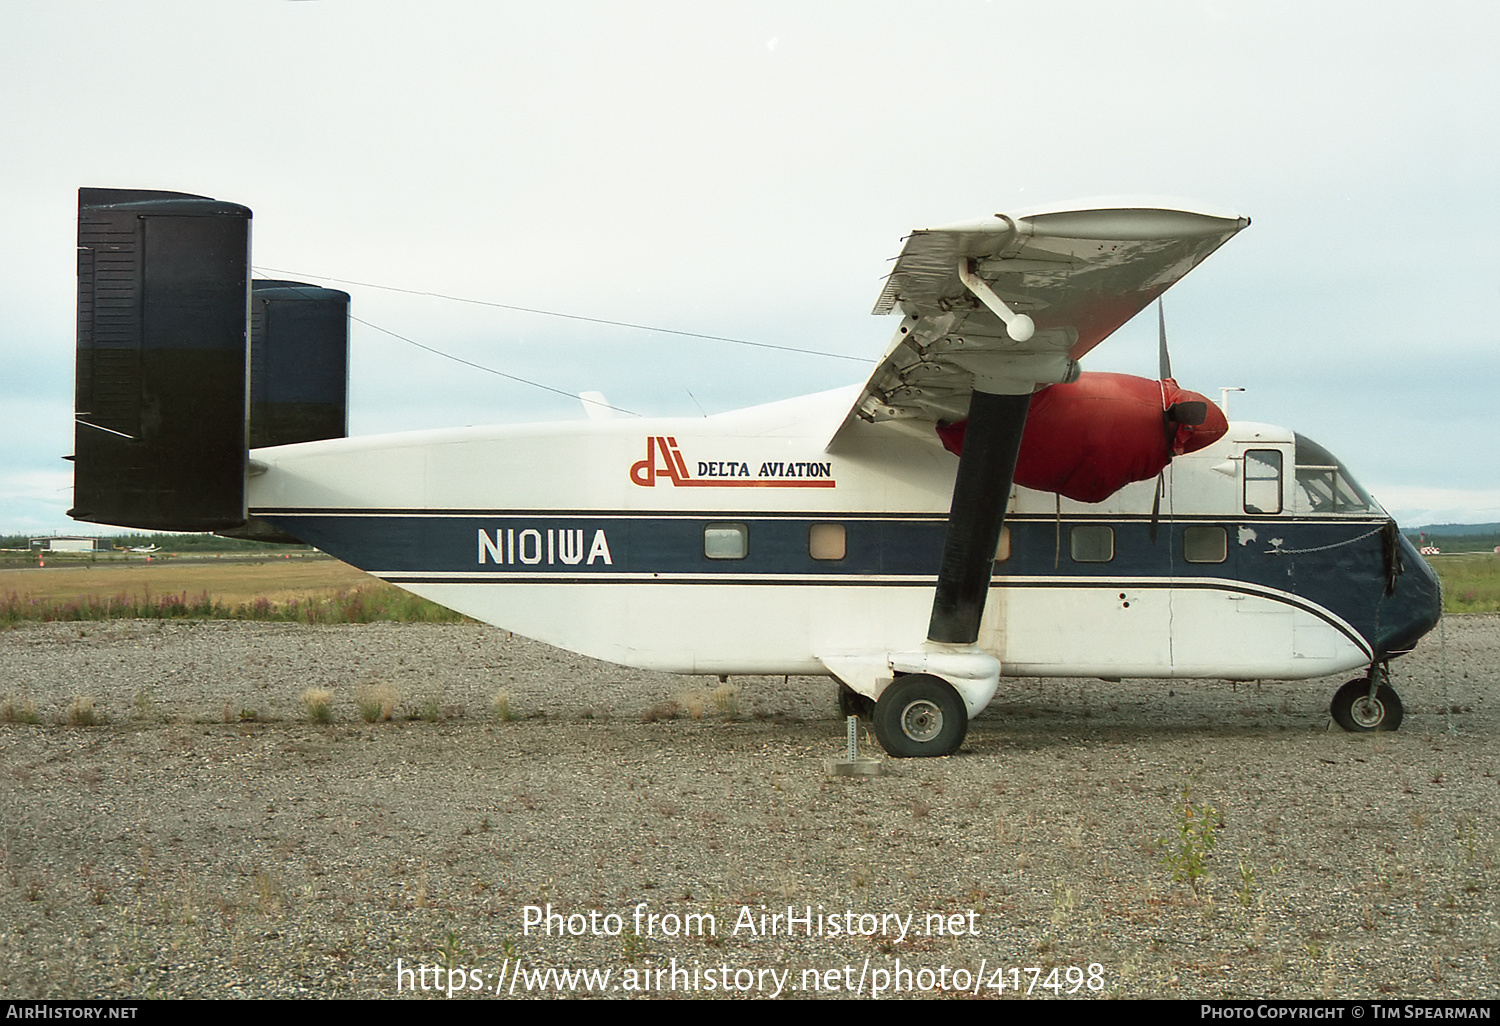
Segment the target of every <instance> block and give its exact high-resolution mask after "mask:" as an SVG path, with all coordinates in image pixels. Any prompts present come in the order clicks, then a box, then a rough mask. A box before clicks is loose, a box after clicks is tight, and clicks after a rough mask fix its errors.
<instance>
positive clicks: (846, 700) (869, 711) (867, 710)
mask: <svg viewBox="0 0 1500 1026" xmlns="http://www.w3.org/2000/svg"><path fill="white" fill-rule="evenodd" d="M839 715H840V716H842V717H846V718H847V717H849V716H858V717H859V718H860V719H862V720H868V719H871V718H873V717H874V715H875V700H874V699H873V698H871V697H870V696H869V695H861V694H860V693H859V692H858V691H855V690H854V689H853V688H851V687H850V686H849V685H847V684H845V683H843V682H842V681H840V682H839Z"/></svg>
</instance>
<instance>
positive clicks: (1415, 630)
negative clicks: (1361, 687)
mask: <svg viewBox="0 0 1500 1026" xmlns="http://www.w3.org/2000/svg"><path fill="white" fill-rule="evenodd" d="M1396 544H1397V546H1398V547H1399V550H1400V554H1401V565H1402V568H1403V573H1401V575H1400V576H1398V577H1397V578H1396V588H1395V591H1394V592H1392V593H1391V594H1390V595H1387V596H1385V598H1384V599H1382V600H1381V603H1380V628H1379V631H1378V633H1377V636H1376V638H1375V658H1376V660H1377V661H1380V660H1384V659H1389V658H1391V657H1392V656H1398V655H1403V654H1405V653H1407V652H1410V651H1411V650H1412V649H1413V648H1415V647H1416V645H1417V642H1418V641H1420V640H1421V639H1422V637H1423V636H1424V635H1426V634H1427V632H1429V631H1431V630H1432V629H1433V628H1434V627H1436V626H1437V622H1438V620H1439V619H1441V618H1442V615H1443V585H1442V582H1440V581H1439V580H1438V576H1437V574H1436V573H1435V572H1434V571H1433V569H1432V567H1431V566H1429V565H1428V563H1427V560H1425V559H1423V558H1422V557H1421V555H1420V554H1419V553H1418V552H1417V550H1416V549H1415V548H1413V547H1412V544H1411V542H1410V541H1408V540H1407V538H1406V536H1405V535H1404V534H1399V533H1398V535H1397V539H1396Z"/></svg>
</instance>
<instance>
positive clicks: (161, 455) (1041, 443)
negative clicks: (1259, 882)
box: [72, 190, 1440, 756]
mask: <svg viewBox="0 0 1500 1026" xmlns="http://www.w3.org/2000/svg"><path fill="white" fill-rule="evenodd" d="M249 218H250V212H249V211H248V210H247V209H245V208H244V207H239V206H236V205H234V204H227V203H222V202H219V201H215V200H209V199H206V198H203V197H193V196H187V195H184V194H176V193H143V192H132V191H120V190H83V191H82V192H81V193H80V209H79V246H80V285H79V290H80V299H79V303H80V317H79V331H80V335H79V389H78V396H79V404H80V407H79V414H78V427H77V435H76V441H77V457H76V458H77V463H76V475H75V509H74V510H73V511H72V515H73V516H75V517H76V518H78V519H81V520H88V521H93V522H101V523H110V524H122V525H126V526H132V527H142V528H153V529H157V530H215V531H220V532H227V533H231V534H237V535H240V536H260V537H267V536H272V535H275V536H281V537H285V536H290V537H294V538H296V539H300V540H302V541H304V542H307V543H309V544H312V545H315V546H317V547H318V548H320V549H323V550H325V551H327V552H330V553H332V554H334V555H336V556H338V557H339V558H341V559H345V560H347V561H349V562H350V563H353V564H354V565H355V566H358V567H361V568H363V569H365V570H367V571H369V572H370V573H372V574H374V575H375V576H377V577H380V578H382V579H384V580H387V581H390V582H392V583H394V584H397V585H399V586H401V587H403V588H406V589H408V590H410V591H412V592H415V593H417V594H419V595H422V596H425V597H427V598H429V599H432V600H434V601H436V602H439V603H441V604H443V605H445V606H448V607H450V608H453V609H456V610H459V611H461V612H463V613H466V614H468V615H470V616H473V617H475V618H477V619H480V620H483V621H486V622H488V623H492V624H496V625H499V626H503V627H506V628H508V629H510V630H513V631H515V632H517V633H520V634H523V635H526V636H529V637H532V638H535V639H538V640H540V641H544V642H547V643H550V644H553V645H557V646H559V647H562V648H565V649H569V650H571V651H575V652H580V653H583V654H586V655H590V656H595V657H598V658H601V659H606V660H610V661H613V662H617V663H622V664H625V665H628V666H635V667H642V668H648V669H657V670H668V671H673V672H678V673H690V674H719V675H730V674H810V675H823V676H828V677H832V678H834V679H835V680H836V681H837V682H838V684H839V686H840V696H841V704H842V706H843V707H844V708H845V709H846V710H847V711H851V712H860V713H862V714H865V715H868V716H870V717H871V718H872V719H873V723H874V728H875V731H876V734H877V736H878V737H879V739H880V741H881V744H882V745H883V746H884V747H885V749H886V750H887V752H889V753H890V754H891V755H894V756H936V755H948V754H951V753H953V752H955V751H957V750H958V748H959V746H960V745H961V744H962V742H963V739H964V736H965V732H966V731H967V729H968V721H969V719H970V718H971V717H972V716H974V715H976V714H978V713H979V712H980V711H981V710H983V709H984V708H985V706H986V705H987V704H988V703H989V702H990V700H991V698H992V697H993V696H994V695H995V693H996V690H997V688H998V687H999V685H1000V680H1001V676H1002V673H1003V674H1006V675H1015V676H1070V677H1074V676H1088V677H1098V678H1102V679H1103V680H1104V681H1106V682H1110V681H1118V680H1120V679H1121V678H1125V677H1153V678H1170V679H1176V678H1225V679H1233V680H1248V679H1257V678H1294V679H1301V678H1310V677H1319V676H1324V675H1327V674H1332V673H1339V672H1345V671H1349V670H1362V671H1363V673H1362V675H1361V676H1358V677H1356V678H1355V679H1353V680H1351V681H1350V682H1349V683H1348V684H1346V685H1345V686H1344V687H1343V688H1341V689H1339V690H1338V692H1337V694H1335V696H1334V698H1333V703H1332V709H1331V711H1332V715H1333V717H1334V719H1335V720H1336V721H1337V722H1338V723H1339V724H1340V725H1341V726H1343V727H1344V728H1346V729H1348V730H1355V731H1364V730H1393V729H1395V728H1396V727H1397V726H1398V725H1399V723H1400V721H1401V717H1402V709H1401V703H1400V700H1399V698H1398V697H1397V695H1396V693H1395V692H1394V690H1392V688H1391V687H1390V685H1389V683H1388V682H1387V673H1386V667H1387V663H1388V661H1389V660H1390V659H1391V658H1393V657H1395V656H1398V655H1401V654H1402V653H1405V652H1407V651H1410V650H1411V648H1412V647H1413V646H1414V645H1415V644H1416V642H1417V640H1418V639H1419V638H1421V637H1422V636H1423V635H1424V634H1426V633H1427V632H1428V631H1429V630H1430V629H1431V628H1432V627H1433V626H1434V625H1435V624H1436V622H1437V620H1438V617H1439V615H1440V599H1439V588H1438V583H1437V580H1436V578H1435V576H1434V575H1433V573H1432V571H1431V569H1430V568H1429V567H1428V566H1427V564H1426V563H1424V562H1423V561H1422V559H1421V557H1420V556H1419V555H1418V554H1417V552H1416V551H1415V550H1414V549H1413V548H1412V546H1411V544H1410V543H1409V542H1408V541H1407V540H1406V539H1405V538H1404V537H1403V536H1402V535H1401V533H1400V532H1399V531H1398V530H1397V529H1396V525H1395V523H1394V522H1393V521H1392V520H1391V519H1390V517H1389V516H1387V515H1386V513H1385V512H1384V511H1383V510H1382V509H1381V507H1380V506H1379V505H1378V504H1377V503H1376V502H1375V501H1374V500H1373V499H1372V498H1371V497H1370V496H1369V495H1368V494H1367V493H1366V492H1365V491H1364V490H1363V489H1361V488H1360V487H1359V485H1358V484H1357V483H1356V482H1355V480H1354V478H1353V477H1352V476H1350V475H1349V473H1348V472H1347V471H1346V470H1345V468H1344V467H1343V465H1342V464H1341V463H1340V462H1339V461H1338V460H1337V459H1336V458H1334V456H1333V455H1332V454H1330V453H1329V452H1328V451H1327V450H1325V449H1323V448H1321V447H1320V446H1318V445H1316V444H1315V443H1313V442H1312V441H1310V440H1309V439H1307V438H1305V437H1303V436H1301V435H1297V434H1294V433H1293V432H1291V431H1287V430H1284V429H1282V428H1277V427H1272V426H1269V425H1265V424H1253V423H1243V422H1236V423H1233V424H1231V423H1228V422H1227V421H1226V419H1225V417H1224V415H1223V413H1222V412H1220V410H1219V408H1218V407H1217V406H1215V405H1214V404H1212V403H1210V402H1208V401H1207V400H1205V399H1204V398H1203V396H1201V395H1199V394H1198V393H1196V392H1189V391H1186V390H1183V389H1181V388H1180V387H1179V386H1178V385H1177V383H1176V381H1175V380H1174V379H1173V378H1172V375H1171V371H1170V366H1169V364H1168V360H1167V356H1166V346H1165V330H1164V327H1163V329H1162V354H1161V367H1160V376H1159V379H1158V380H1149V379H1144V378H1135V377H1130V376H1126V375H1114V374H1085V373H1082V372H1081V370H1080V368H1079V363H1078V361H1079V360H1081V359H1082V358H1083V357H1084V356H1085V355H1086V354H1087V353H1088V352H1089V351H1090V350H1092V349H1093V348H1094V347H1095V346H1096V345H1098V344H1099V343H1100V342H1102V341H1103V340H1104V339H1105V338H1107V337H1108V336H1109V335H1110V334H1111V333H1112V332H1113V331H1114V330H1115V329H1116V328H1118V327H1119V326H1120V325H1121V324H1123V323H1125V321H1127V320H1129V319H1130V318H1131V317H1132V316H1134V315H1135V314H1136V313H1137V312H1138V311H1140V310H1141V309H1143V308H1144V307H1145V306H1146V305H1148V304H1149V303H1151V302H1152V301H1153V300H1155V299H1157V298H1158V297H1159V296H1160V295H1161V294H1162V293H1163V292H1164V291H1165V290H1166V289H1167V288H1168V287H1169V286H1171V285H1172V284H1173V283H1175V282H1176V281H1178V280H1179V279H1181V278H1182V277H1183V276H1184V275H1185V274H1187V273H1188V271H1190V270H1191V269H1192V268H1194V267H1195V266H1197V265H1198V264H1199V263H1200V262H1201V261H1203V260H1204V259H1205V258H1207V257H1208V256H1209V255H1210V254H1211V253H1212V252H1213V251H1214V250H1216V249H1217V248H1218V247H1219V246H1220V245H1222V244H1223V243H1224V242H1226V241H1227V240H1228V239H1229V238H1230V237H1232V236H1233V235H1234V234H1235V233H1236V232H1238V231H1240V230H1241V229H1242V228H1244V227H1245V226H1246V225H1247V224H1248V223H1249V221H1248V219H1246V218H1243V217H1237V216H1225V215H1219V214H1211V213H1205V212H1200V211H1194V210H1177V209H1158V208H1151V207H1145V206H1108V205H1089V206H1085V207H1083V208H1081V209H1074V210H1068V209H1058V210H1042V211H1032V212H1028V213H1020V214H1011V215H1006V214H997V215H994V216H993V217H988V218H984V219H982V220H979V221H974V222H970V223H964V224H958V225H950V226H947V227H943V228H936V229H931V230H924V231H917V232H913V233H912V234H911V235H910V236H909V237H908V238H907V240H906V242H905V245H904V247H903V249H902V251H901V254H900V256H899V257H898V258H897V260H896V263H895V266H894V269H893V270H892V272H891V274H890V276H889V278H888V279H887V281H886V284H885V287H884V289H883V290H882V291H881V294H880V296H879V298H878V300H877V302H876V305H875V310H874V312H875V313H877V314H886V313H899V314H900V315H901V319H900V323H899V325H898V326H897V328H896V330H895V334H894V336H893V337H892V339H891V342H890V344H889V346H888V347H887V349H886V353H885V356H884V358H883V359H882V360H881V361H880V363H879V365H878V366H877V367H876V369H875V371H874V373H873V374H871V376H870V378H869V380H868V381H866V382H865V383H864V384H863V385H862V386H857V387H851V388H849V389H844V390H839V391H835V392H827V393H823V394H819V395H811V396H805V397H803V398H800V399H791V400H787V401H784V402H778V403H772V404H770V405H767V406H760V407H755V408H752V409H747V410H740V411H737V412H733V413H725V414H720V415H718V416H713V417H707V418H695V419H651V418H646V419H631V418H612V417H603V416H591V417H590V418H589V419H583V420H579V421H577V422H570V423H549V424H531V425H508V426H501V427H486V428H466V429H455V430H443V431H426V432H417V433H409V434H397V435H381V436H375V437H367V438H353V439H350V438H343V437H337V436H339V435H342V434H343V433H344V431H343V427H342V423H341V421H342V420H343V417H344V413H343V407H342V406H337V409H336V410H334V409H333V406H336V405H337V403H336V400H341V399H342V394H341V393H342V391H343V389H344V387H345V386H344V384H343V379H338V377H337V375H336V374H334V375H332V376H330V375H329V374H326V373H324V372H322V371H319V373H318V374H317V375H309V376H313V377H318V378H319V380H322V381H323V384H322V385H319V386H318V388H316V389H312V390H311V391H309V389H308V388H306V387H304V383H303V382H302V378H301V377H300V376H299V375H300V373H301V372H300V368H304V367H308V366H316V367H330V366H339V367H342V366H344V365H345V364H344V361H345V360H346V354H347V326H346V323H345V321H344V317H345V316H346V313H347V306H346V305H345V306H342V307H340V306H339V304H340V303H343V304H347V300H348V297H347V296H345V295H344V294H343V293H339V292H332V291H330V290H326V289H318V288H315V287H313V286H306V285H299V284H298V283H290V282H277V283H270V285H269V286H268V287H267V288H265V289H257V290H255V291H254V294H253V296H252V302H251V311H250V317H249V320H250V322H251V324H252V329H251V330H250V331H249V332H248V334H249V335H250V337H251V345H250V347H249V348H250V349H253V351H254V355H252V356H249V357H247V346H246V343H245V338H246V334H247V331H246V327H245V326H246V323H247V311H246V308H245V301H244V297H245V295H246V293H247V291H250V290H249V288H248V286H249V283H248V249H249V244H248V238H249V235H248V223H249ZM126 250H128V251H129V252H128V254H127V253H126ZM106 269H109V273H111V274H113V275H114V277H113V278H111V279H109V280H108V281H107V282H106V281H105V280H104V279H103V277H102V276H103V275H104V273H105V270H106ZM255 284H256V285H257V286H259V285H260V283H255ZM106 286H108V289H106ZM130 289H135V291H134V292H130ZM127 293H129V295H128V296H127V295H126V294H127ZM263 293H264V294H263ZM272 293H275V295H272ZM106 297H107V298H109V300H110V302H112V303H113V304H114V306H113V307H112V308H111V311H110V316H109V317H107V318H103V317H102V315H101V314H100V313H99V311H100V309H101V303H102V302H103V301H104V298H106ZM122 297H124V298H122ZM338 297H342V299H341V300H340V299H339V298H338ZM132 304H133V305H132ZM127 307H128V310H127V309H126V308H127ZM336 310H343V311H344V312H343V313H337V314H335V313H330V311H336ZM132 318H133V320H132ZM256 318H259V320H257V319H256ZM122 325H123V327H122ZM132 325H134V327H132ZM278 325H280V326H281V327H280V328H278V327H277V326H278ZM309 325H311V327H309ZM130 331H135V335H131V334H130ZM120 351H125V352H129V353H130V354H132V355H133V357H134V359H135V362H134V363H131V362H130V361H127V360H125V359H123V358H120V357H119V352H120ZM247 358H248V359H249V371H250V374H249V376H250V378H251V386H250V388H249V390H248V394H247V393H246V389H245V385H244V382H245V380H246V360H247ZM111 360H113V361H114V362H113V363H111V362H110V361H111ZM135 367H139V368H143V370H141V371H139V372H137V371H135V370H132V368H135ZM267 367H269V368H271V370H270V372H267V373H270V377H269V378H267V379H266V381H265V383H263V384H261V385H257V384H256V382H257V381H259V380H260V378H258V377H257V375H258V374H259V373H261V372H264V371H266V368H267ZM131 374H137V377H130V375H131ZM278 374H279V375H280V377H277V375H278ZM325 379H326V380H325ZM122 381H123V382H125V383H126V384H128V387H123V386H122V384H121V382H122ZM330 382H332V384H330ZM131 389H134V390H135V391H134V392H131ZM299 389H301V392H302V393H304V394H298V393H299ZM127 393H128V394H131V395H135V394H139V395H141V396H142V398H141V399H140V400H139V402H138V403H137V406H135V407H131V406H129V404H127V403H124V402H122V401H120V400H119V399H118V397H119V396H121V395H124V394H127ZM314 393H316V394H314ZM335 393H340V394H338V395H335ZM111 403H114V404H115V405H113V406H111V405H110V404H111ZM330 404H333V405H332V406H331V405H330ZM247 408H248V410H249V414H248V422H249V432H250V435H251V437H259V438H260V439H261V442H260V443H259V444H260V446H261V447H257V448H255V449H254V450H253V451H251V452H249V453H248V458H247V453H246V446H245V433H246V422H247V414H246V411H247ZM585 409H586V410H588V411H590V412H591V413H593V414H597V413H599V412H601V409H602V407H601V397H599V396H598V395H597V394H589V395H587V396H585ZM267 411H270V412H267ZM273 414H274V416H273ZM278 418H279V419H278ZM273 419H274V420H276V423H277V424H278V425H280V426H278V427H275V428H274V429H270V428H267V426H266V425H267V424H268V423H270V421H271V420H273ZM314 422H316V423H314ZM289 425H290V426H289ZM299 425H300V426H299ZM309 425H312V426H309ZM1104 690H1105V691H1106V693H1107V684H1106V688H1105V689H1104Z"/></svg>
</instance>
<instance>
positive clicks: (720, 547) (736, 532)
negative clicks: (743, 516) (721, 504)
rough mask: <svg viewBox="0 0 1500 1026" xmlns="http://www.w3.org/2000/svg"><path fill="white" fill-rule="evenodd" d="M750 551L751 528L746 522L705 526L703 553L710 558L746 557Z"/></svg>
mask: <svg viewBox="0 0 1500 1026" xmlns="http://www.w3.org/2000/svg"><path fill="white" fill-rule="evenodd" d="M749 553H750V529H749V528H748V527H746V526H745V525H744V524H709V525H707V526H706V527H704V528H703V554H704V555H705V556H707V557H708V558H709V559H744V558H745V557H746V556H747V555H749Z"/></svg>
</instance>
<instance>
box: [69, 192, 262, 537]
mask: <svg viewBox="0 0 1500 1026" xmlns="http://www.w3.org/2000/svg"><path fill="white" fill-rule="evenodd" d="M250 216H251V215H250V210H249V209H248V208H246V207H242V206H240V205H238V204H235V203H225V202H221V201H219V200H213V199H209V198H207V197H204V196H192V195H188V194H185V193H175V192H154V191H146V190H138V189H132V190H125V189H80V190H79V192H78V373H77V396H76V411H77V412H76V425H75V429H74V430H75V449H74V453H75V457H74V459H75V462H74V478H73V481H74V484H73V509H71V510H69V515H70V516H72V517H74V518H75V519H78V520H85V521H90V522H93V523H99V524H113V525H117V526H121V527H140V528H147V529H154V530H166V531H213V530H219V529H222V528H227V527H234V526H237V525H239V524H242V523H244V520H245V460H246V424H247V410H248V404H247V381H246V378H247V353H246V340H247V334H248V313H249V307H248V300H249V272H250Z"/></svg>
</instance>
